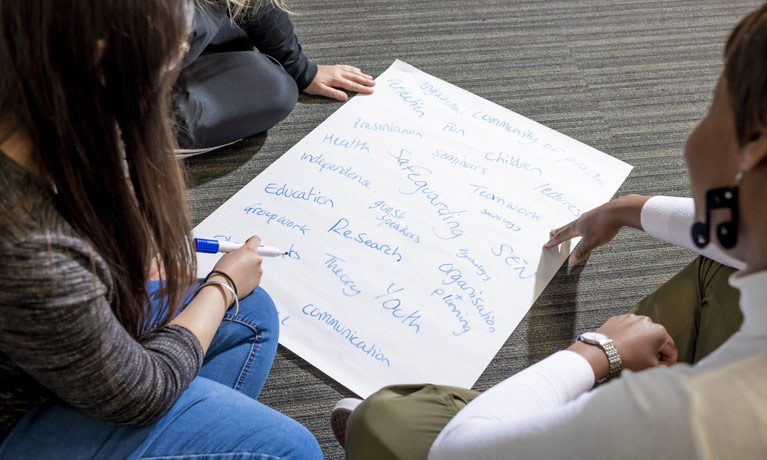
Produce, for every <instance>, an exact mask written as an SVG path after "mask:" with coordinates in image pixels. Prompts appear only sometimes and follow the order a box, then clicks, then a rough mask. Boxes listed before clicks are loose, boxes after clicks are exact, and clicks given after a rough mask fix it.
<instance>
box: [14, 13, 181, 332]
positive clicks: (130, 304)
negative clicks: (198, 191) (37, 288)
mask: <svg viewBox="0 0 767 460" xmlns="http://www.w3.org/2000/svg"><path fill="white" fill-rule="evenodd" d="M191 8H192V7H191V6H190V4H189V3H188V2H187V1H186V0H98V1H92V0H70V1H67V2H53V1H49V0H2V1H1V2H0V69H2V70H0V116H2V117H4V118H6V120H7V121H8V118H10V120H9V121H10V123H11V126H13V127H14V128H13V129H17V130H19V131H20V132H23V133H24V134H25V135H26V136H27V137H28V138H29V140H30V142H31V147H32V154H33V161H34V163H35V165H36V166H37V167H38V168H39V173H40V176H41V177H42V179H43V180H44V181H45V183H46V184H49V186H50V187H49V188H50V189H52V190H55V191H56V192H55V193H54V192H50V193H51V198H52V199H53V200H54V203H55V204H56V206H57V209H58V210H59V212H60V213H61V214H62V215H63V216H64V218H65V219H66V220H67V221H68V222H69V223H70V225H71V226H72V227H73V228H74V229H75V230H76V231H77V232H78V233H79V234H80V235H81V236H82V237H83V238H85V239H86V240H87V241H89V243H90V244H91V245H92V246H93V247H94V248H95V250H96V251H97V252H98V253H99V254H100V255H101V256H102V257H103V258H104V260H105V261H106V263H107V264H108V265H109V268H110V270H111V274H112V277H113V280H114V292H113V296H112V301H111V306H112V310H113V311H114V314H115V315H116V316H117V318H118V320H119V321H120V322H121V323H122V325H123V326H124V327H125V329H126V330H127V331H128V332H130V333H131V334H132V335H133V336H134V337H137V336H138V335H139V334H140V332H141V330H142V328H143V326H144V322H145V321H146V317H147V306H148V304H149V296H148V294H147V289H146V282H147V278H148V276H149V270H150V265H151V262H152V259H153V258H154V257H155V256H157V259H158V261H159V262H161V263H162V265H163V267H164V272H165V276H164V278H165V279H166V289H165V290H164V293H163V296H164V302H166V304H167V306H168V307H169V312H168V315H167V316H166V318H165V320H166V321H167V320H168V319H169V318H170V317H171V315H172V314H173V312H174V310H175V308H176V306H177V305H178V303H179V302H180V301H181V299H182V297H183V293H184V291H185V290H186V289H187V288H188V287H189V285H190V283H191V282H192V274H193V273H194V271H195V257H194V252H193V249H192V246H191V241H190V221H189V217H188V214H187V211H186V206H185V201H184V199H185V197H184V190H185V187H184V180H183V171H182V169H181V165H180V164H179V163H178V160H176V158H175V154H174V148H175V145H176V144H175V137H174V135H173V132H172V129H171V126H170V124H169V120H170V117H169V103H168V92H169V90H170V88H171V86H172V84H173V81H174V80H175V77H176V75H175V74H176V72H174V71H172V70H171V68H172V67H173V64H174V63H175V62H176V60H178V59H180V57H181V56H180V53H181V52H182V51H181V48H182V46H183V44H184V43H185V41H186V36H187V33H188V29H189V24H188V21H189V18H190V11H191Z"/></svg>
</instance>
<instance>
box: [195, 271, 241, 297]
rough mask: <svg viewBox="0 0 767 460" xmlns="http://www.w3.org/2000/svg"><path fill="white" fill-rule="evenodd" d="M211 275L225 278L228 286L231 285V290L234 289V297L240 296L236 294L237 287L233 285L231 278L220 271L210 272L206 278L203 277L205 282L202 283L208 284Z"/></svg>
mask: <svg viewBox="0 0 767 460" xmlns="http://www.w3.org/2000/svg"><path fill="white" fill-rule="evenodd" d="M212 275H221V276H223V277H224V278H226V280H227V281H229V284H230V285H232V289H234V296H235V297H239V296H240V294H239V293H238V292H239V291H237V285H236V284H234V280H233V279H232V277H231V276H229V275H227V274H226V273H224V272H222V271H221V270H211V271H210V273H208V276H206V277H205V280H204V281H203V283H206V282H208V278H210V277H211V276H212Z"/></svg>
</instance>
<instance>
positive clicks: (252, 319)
mask: <svg viewBox="0 0 767 460" xmlns="http://www.w3.org/2000/svg"><path fill="white" fill-rule="evenodd" d="M233 314H234V311H231V310H230V311H229V312H228V313H227V316H229V315H233ZM227 319H229V318H227ZM237 319H238V320H239V321H241V322H247V323H251V324H252V325H253V327H255V328H257V329H258V330H260V331H261V334H262V335H265V334H268V335H272V336H274V338H275V339H276V338H277V337H278V336H279V330H280V319H279V315H278V313H277V307H276V306H275V305H274V301H273V300H272V297H271V296H270V295H269V294H268V293H267V292H266V291H265V290H264V289H263V288H262V287H260V286H259V287H257V288H256V289H254V290H253V292H251V293H250V294H249V295H248V296H247V297H245V298H243V299H242V300H240V309H239V311H238V312H237Z"/></svg>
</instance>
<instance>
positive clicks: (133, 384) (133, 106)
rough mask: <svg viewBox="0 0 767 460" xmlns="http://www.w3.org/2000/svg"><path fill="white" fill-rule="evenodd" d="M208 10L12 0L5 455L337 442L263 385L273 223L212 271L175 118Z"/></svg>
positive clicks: (4, 102) (5, 92)
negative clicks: (198, 18) (266, 257)
mask: <svg viewBox="0 0 767 460" xmlns="http://www.w3.org/2000/svg"><path fill="white" fill-rule="evenodd" d="M193 14H194V5H193V4H192V3H191V1H188V0H156V1H145V0H99V1H98V2H92V1H87V0H70V1H68V2H65V4H62V3H61V2H48V1H45V0H4V1H3V2H0V68H2V72H0V108H2V110H1V111H0V152H2V153H0V215H2V220H0V458H35V459H41V458H82V457H88V458H126V457H130V458H144V457H166V456H173V457H174V458H185V457H186V456H194V458H219V456H221V457H222V458H223V457H225V458H229V459H231V458H253V457H257V456H275V457H279V458H295V459H299V458H300V459H306V458H321V456H322V454H321V452H320V450H319V447H318V445H317V442H316V440H315V439H314V438H313V436H312V435H311V434H310V433H309V432H308V431H307V430H306V429H305V428H304V427H303V426H301V425H300V424H298V423H297V422H295V421H293V420H291V419H289V418H288V417H286V416H284V415H282V414H279V413H277V412H275V411H273V410H271V409H269V408H267V407H265V406H263V405H261V404H260V403H258V402H257V401H256V400H255V398H256V397H257V396H258V393H259V392H260V390H261V387H262V385H263V383H264V380H265V379H266V375H267V374H268V371H269V368H270V366H271V362H272V360H273V357H274V352H275V349H276V346H277V345H276V340H277V334H278V330H277V328H278V322H277V315H276V311H275V308H274V304H273V303H272V301H271V299H270V298H269V296H268V295H267V294H266V293H265V292H264V291H263V290H262V289H260V288H258V284H259V282H260V278H261V258H260V257H259V256H258V254H257V252H256V250H257V248H258V246H259V242H260V240H259V239H258V238H257V237H253V238H251V239H250V240H249V241H248V242H247V243H246V244H245V246H244V247H243V248H242V249H240V250H237V251H234V252H232V253H230V254H228V255H226V256H225V257H223V258H222V259H221V261H220V262H219V263H218V264H217V265H216V267H215V270H214V272H212V273H211V275H209V276H208V278H207V279H206V280H205V281H204V282H203V283H201V284H199V285H198V286H197V287H196V289H195V283H196V280H195V279H194V273H195V256H194V252H193V249H192V246H191V240H190V221H189V217H188V215H187V213H186V211H185V203H184V181H183V174H182V170H181V167H180V165H179V164H178V162H177V160H176V159H175V154H174V150H175V147H176V144H175V140H174V133H173V132H172V130H171V127H170V123H169V117H170V115H169V114H170V111H169V91H170V88H171V86H172V85H173V82H174V80H175V77H176V74H177V73H178V67H179V64H180V61H181V59H182V57H183V55H184V51H185V48H186V47H187V42H186V39H187V36H188V34H189V30H190V23H191V18H192V16H193ZM31 31H34V33H31ZM152 266H159V267H162V269H161V270H160V273H161V276H162V279H163V280H162V282H160V283H158V282H153V283H149V284H148V283H147V279H148V278H149V276H150V272H151V270H152ZM251 292H252V294H251ZM238 299H239V300H238ZM232 305H233V306H234V308H232V309H230V306H232ZM182 306H183V308H182ZM222 320H224V322H223V323H222ZM222 324H223V326H222V327H220V328H219V326H220V325H222ZM198 374H199V375H198ZM259 458H260V457H259Z"/></svg>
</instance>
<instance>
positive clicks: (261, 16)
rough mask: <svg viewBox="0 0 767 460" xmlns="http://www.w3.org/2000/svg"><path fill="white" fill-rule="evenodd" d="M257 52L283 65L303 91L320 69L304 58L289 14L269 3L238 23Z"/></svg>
mask: <svg viewBox="0 0 767 460" xmlns="http://www.w3.org/2000/svg"><path fill="white" fill-rule="evenodd" d="M238 25H239V26H240V27H242V29H243V30H245V32H246V33H247V34H248V37H249V38H250V41H251V42H252V43H253V45H254V46H255V47H256V48H258V50H259V51H260V52H262V53H264V54H267V55H269V56H271V57H273V58H275V59H277V61H279V62H280V64H282V66H283V67H284V68H285V70H286V71H287V72H288V74H290V76H292V77H293V79H294V80H295V81H296V84H297V85H298V89H299V91H303V90H304V89H305V88H306V87H307V86H309V84H310V83H311V82H312V80H314V77H315V76H316V75H317V66H316V65H314V64H312V63H311V62H309V59H307V57H306V56H305V55H304V52H303V50H302V48H301V44H300V43H299V41H298V37H296V34H295V33H294V32H293V23H292V22H291V21H290V17H289V16H288V13H287V12H285V11H283V10H281V9H279V8H277V7H276V6H274V5H272V4H271V2H269V4H268V5H264V6H263V7H262V9H261V10H260V11H259V12H258V13H257V14H255V15H252V16H246V17H245V18H244V19H243V20H238Z"/></svg>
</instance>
